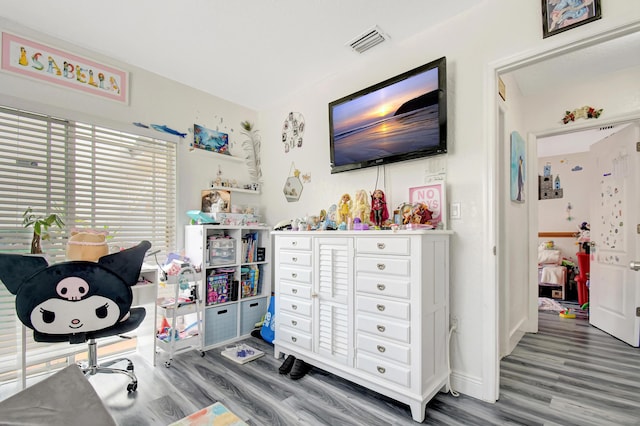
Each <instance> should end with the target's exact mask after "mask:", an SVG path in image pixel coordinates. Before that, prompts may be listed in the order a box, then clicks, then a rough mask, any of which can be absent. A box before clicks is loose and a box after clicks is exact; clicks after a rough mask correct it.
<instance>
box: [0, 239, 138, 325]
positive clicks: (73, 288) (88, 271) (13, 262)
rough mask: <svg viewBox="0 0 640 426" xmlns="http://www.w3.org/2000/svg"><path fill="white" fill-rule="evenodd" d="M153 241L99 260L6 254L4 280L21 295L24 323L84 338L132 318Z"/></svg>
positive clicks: (1, 266) (0, 256)
mask: <svg viewBox="0 0 640 426" xmlns="http://www.w3.org/2000/svg"><path fill="white" fill-rule="evenodd" d="M150 247H151V244H150V243H149V242H148V241H142V242H141V243H140V244H138V245H137V246H135V247H132V248H129V249H126V250H122V251H120V252H118V253H114V254H109V255H107V256H103V257H101V258H100V259H99V260H98V262H89V261H71V262H62V263H57V264H53V265H50V266H49V265H48V264H47V261H46V260H45V259H44V258H42V257H36V256H30V255H20V254H6V253H0V280H2V282H3V283H4V285H5V286H6V287H7V289H8V290H9V291H10V292H11V293H13V294H15V295H16V312H17V314H18V318H20V321H22V323H23V324H24V325H26V326H27V327H29V328H31V329H33V330H34V331H35V332H36V333H41V334H57V335H63V334H84V333H88V332H92V331H97V330H103V329H105V328H108V327H111V326H113V325H115V324H117V323H118V322H119V321H121V320H123V319H126V317H127V315H128V314H129V308H130V306H131V302H132V298H133V296H132V293H131V286H133V285H135V284H136V283H137V281H138V277H139V275H140V269H141V267H142V262H143V260H144V256H145V254H146V252H147V250H148V249H149V248H150Z"/></svg>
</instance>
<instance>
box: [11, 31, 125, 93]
mask: <svg viewBox="0 0 640 426" xmlns="http://www.w3.org/2000/svg"><path fill="white" fill-rule="evenodd" d="M2 69H3V70H5V71H9V72H12V73H16V74H20V75H22V76H26V77H30V78H35V79H38V80H42V81H46V82H48V83H52V84H56V85H59V86H63V87H66V88H69V89H74V90H80V91H82V92H85V93H90V94H92V95H96V96H102V97H104V98H108V99H112V100H115V101H118V102H122V103H125V104H126V103H128V101H129V97H128V95H129V92H128V90H129V87H128V84H129V81H128V73H127V72H126V71H122V70H120V69H117V68H114V67H111V66H109V65H104V64H100V63H98V62H95V61H92V60H90V59H87V58H82V57H80V56H78V55H74V54H73V53H69V52H64V51H62V50H59V49H56V48H54V47H49V46H45V45H44V44H40V43H37V42H34V41H31V40H27V39H24V38H22V37H18V36H16V35H13V34H9V33H5V32H3V33H2Z"/></svg>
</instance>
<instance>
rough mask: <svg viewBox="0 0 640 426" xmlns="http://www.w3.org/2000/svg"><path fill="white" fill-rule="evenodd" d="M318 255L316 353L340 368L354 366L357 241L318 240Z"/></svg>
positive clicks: (349, 239) (316, 244)
mask: <svg viewBox="0 0 640 426" xmlns="http://www.w3.org/2000/svg"><path fill="white" fill-rule="evenodd" d="M314 252H315V253H317V256H316V263H315V268H314V274H315V276H316V279H315V283H316V285H315V289H316V291H317V293H316V294H317V297H315V298H314V299H315V300H314V303H315V304H316V305H317V308H316V312H318V318H317V321H315V335H316V336H317V339H316V347H315V351H316V352H317V353H318V354H319V355H321V356H323V357H325V358H328V359H332V360H334V361H336V362H338V363H340V364H346V365H352V359H353V353H352V351H353V333H352V329H353V327H352V326H351V318H352V312H351V306H352V303H351V298H352V297H353V296H352V291H351V290H350V287H351V285H350V283H351V282H353V272H352V269H353V268H352V263H353V239H352V238H316V239H315V246H314Z"/></svg>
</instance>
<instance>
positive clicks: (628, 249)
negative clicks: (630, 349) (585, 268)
mask: <svg viewBox="0 0 640 426" xmlns="http://www.w3.org/2000/svg"><path fill="white" fill-rule="evenodd" d="M638 134H639V131H638V125H637V123H633V124H630V125H628V126H627V127H625V128H623V129H622V130H620V131H619V132H617V133H615V134H613V135H611V136H609V137H608V138H607V139H604V140H602V141H600V142H598V143H595V144H593V145H592V146H591V151H590V152H591V156H592V159H593V161H594V162H593V164H595V173H594V176H593V177H592V180H591V182H592V187H593V192H592V196H591V209H590V216H591V217H590V221H591V241H592V247H591V256H590V261H591V263H590V269H591V273H590V287H589V308H590V313H589V322H590V323H591V325H593V326H595V327H598V328H599V329H601V330H603V331H605V332H607V333H609V334H611V335H612V336H614V337H617V338H618V339H620V340H622V341H624V342H627V343H628V344H630V345H632V346H635V347H638V346H639V344H640V318H639V317H636V307H638V306H640V272H639V271H635V270H633V269H631V268H630V262H634V261H640V254H639V252H640V250H639V249H640V244H638V243H639V241H640V236H639V234H638V231H640V210H639V207H640V200H639V197H638V194H639V192H640V191H639V189H640V187H639V185H638V176H640V170H639V169H638V167H639V160H638V157H639V156H640V153H638V152H637V150H636V143H637V142H638V141H640V139H639V138H638ZM639 263H640V262H639Z"/></svg>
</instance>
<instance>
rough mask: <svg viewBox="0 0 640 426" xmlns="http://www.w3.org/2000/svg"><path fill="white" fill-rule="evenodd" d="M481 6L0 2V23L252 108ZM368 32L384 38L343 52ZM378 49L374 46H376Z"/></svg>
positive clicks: (309, 1)
mask: <svg viewBox="0 0 640 426" xmlns="http://www.w3.org/2000/svg"><path fill="white" fill-rule="evenodd" d="M479 3H481V0H456V1H447V2H445V1H442V0H403V1H402V7H399V6H398V4H397V3H396V2H394V1H389V0H183V1H177V0H133V1H131V0H112V1H108V2H103V3H101V2H98V3H87V2H86V1H80V0H65V1H64V2H59V1H51V0H20V1H16V0H0V16H2V17H4V18H6V19H9V20H11V21H15V22H16V23H19V24H21V25H24V26H26V27H29V28H31V29H33V30H37V31H40V32H42V33H44V34H47V35H50V36H54V37H57V38H59V39H62V40H64V41H67V42H69V43H73V44H75V45H78V46H81V47H83V48H86V49H88V50H90V51H94V52H98V53H100V54H104V55H106V56H109V57H112V58H115V59H117V60H120V61H122V62H125V63H128V64H132V65H135V66H137V67H140V68H143V69H145V70H148V71H151V72H154V73H156V74H159V75H161V76H163V77H166V78H169V79H171V80H175V81H179V82H181V83H184V84H186V85H188V86H191V87H194V88H197V89H200V90H202V91H204V92H207V93H210V94H212V95H215V96H218V97H220V98H223V99H226V100H229V101H231V102H234V103H237V104H239V105H243V106H246V107H249V108H252V109H256V110H260V109H264V108H266V107H268V106H269V105H270V104H272V103H273V102H276V101H277V100H278V99H279V98H281V97H282V96H284V95H286V94H287V93H288V92H295V91H296V90H298V88H300V87H303V86H306V85H312V84H313V83H314V82H317V81H320V80H322V79H324V78H326V77H327V76H330V75H331V74H333V73H335V71H336V70H338V69H348V68H349V67H351V66H352V64H356V62H357V61H361V60H362V58H363V55H375V54H381V53H382V52H384V51H385V50H384V49H388V48H393V46H394V45H400V44H401V43H402V42H403V41H404V40H407V39H409V38H410V37H412V36H414V35H415V34H418V33H420V32H422V31H424V30H426V29H427V28H429V27H430V26H434V25H436V24H438V23H440V22H442V21H445V20H447V19H450V18H451V17H453V16H455V15H457V14H459V13H462V12H464V11H465V10H467V9H469V8H471V7H473V6H475V5H477V4H479ZM375 25H378V26H379V27H380V28H381V30H382V31H384V33H385V34H386V35H388V37H389V39H388V40H387V41H385V42H384V44H382V45H379V46H377V47H376V48H374V49H372V50H369V51H367V52H364V53H362V54H358V53H355V52H353V51H352V50H351V49H350V48H349V47H347V46H346V44H347V43H348V42H350V41H352V40H353V39H354V38H355V37H357V36H358V35H361V34H362V33H363V32H365V31H366V30H368V29H370V28H372V27H374V26H375ZM385 45H386V46H387V47H384V46H385Z"/></svg>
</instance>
